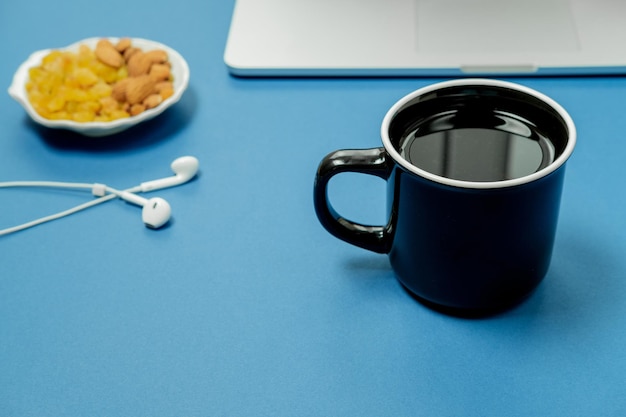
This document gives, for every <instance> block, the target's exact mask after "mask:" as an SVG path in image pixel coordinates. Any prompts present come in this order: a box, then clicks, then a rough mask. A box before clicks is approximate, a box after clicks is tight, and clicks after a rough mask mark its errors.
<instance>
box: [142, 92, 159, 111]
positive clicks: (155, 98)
mask: <svg viewBox="0 0 626 417" xmlns="http://www.w3.org/2000/svg"><path fill="white" fill-rule="evenodd" d="M162 101H163V98H162V97H161V96H160V95H158V94H150V95H149V96H148V97H146V98H145V100H144V101H143V103H142V104H143V105H144V106H146V109H151V108H153V107H156V106H158V105H159V104H161V102H162Z"/></svg>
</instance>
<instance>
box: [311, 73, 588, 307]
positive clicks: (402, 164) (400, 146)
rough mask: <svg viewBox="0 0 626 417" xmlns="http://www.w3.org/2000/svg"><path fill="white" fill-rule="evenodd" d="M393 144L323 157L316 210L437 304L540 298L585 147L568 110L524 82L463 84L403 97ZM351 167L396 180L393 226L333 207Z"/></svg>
mask: <svg viewBox="0 0 626 417" xmlns="http://www.w3.org/2000/svg"><path fill="white" fill-rule="evenodd" d="M381 137H382V142H383V147H380V148H373V149H344V150H338V151H335V152H332V153H330V154H329V155H327V156H326V157H325V158H324V159H323V160H322V161H321V163H320V165H319V168H318V171H317V174H316V178H315V185H314V205H315V211H316V214H317V217H318V219H319V221H320V222H321V224H322V225H323V226H324V228H325V229H326V230H327V231H328V232H330V233H331V234H332V235H334V236H335V237H337V238H339V239H342V240H344V241H346V242H348V243H351V244H353V245H356V246H359V247H362V248H365V249H368V250H371V251H374V252H378V253H385V254H388V256H389V260H390V263H391V266H392V268H393V270H394V272H395V274H396V276H397V278H398V280H399V281H400V283H401V284H402V285H403V286H404V287H405V288H406V289H408V290H409V291H410V292H411V293H412V294H414V295H415V296H416V297H417V298H418V299H419V300H420V301H423V302H424V303H425V304H427V305H429V306H431V307H435V308H437V309H442V310H445V311H448V312H467V313H469V312H491V311H495V310H501V309H504V308H508V307H511V306H513V305H515V304H517V303H519V302H520V301H521V300H523V299H525V298H526V297H527V296H528V295H529V294H531V293H532V291H533V290H534V289H535V288H536V287H537V285H538V284H539V283H540V282H541V281H542V280H543V278H544V276H545V275H546V273H547V270H548V267H549V264H550V259H551V256H552V248H553V244H554V238H555V234H556V227H557V219H558V213H559V206H560V200H561V192H562V187H563V178H564V174H565V162H566V161H567V159H568V158H569V157H570V155H571V153H572V151H573V149H574V146H575V143H576V129H575V126H574V123H573V121H572V119H571V117H570V116H569V115H568V113H567V112H566V111H565V110H564V109H563V108H562V107H561V106H560V105H559V104H558V103H556V102H555V101H554V100H552V99H550V98H549V97H547V96H545V95H543V94H541V93H539V92H537V91H534V90H532V89H530V88H527V87H524V86H521V85H518V84H513V83H509V82H504V81H498V80H488V79H460V80H453V81H447V82H442V83H438V84H434V85H431V86H427V87H425V88H422V89H419V90H417V91H414V92H412V93H410V94H408V95H407V96H405V97H404V98H402V99H400V100H399V101H398V102H397V103H396V104H395V105H393V106H392V107H391V109H390V110H389V111H388V112H387V114H386V116H385V117H384V119H383V122H382V126H381ZM343 172H357V173H363V174H369V175H374V176H377V177H380V178H382V179H384V180H386V182H387V215H388V222H387V224H386V225H379V226H371V225H363V224H359V223H356V222H353V221H351V220H349V219H346V218H344V217H342V216H341V215H340V214H339V213H337V212H336V211H335V210H334V209H333V207H332V205H331V204H330V202H329V200H328V183H329V181H330V179H331V178H332V177H333V176H335V175H337V174H340V173H343Z"/></svg>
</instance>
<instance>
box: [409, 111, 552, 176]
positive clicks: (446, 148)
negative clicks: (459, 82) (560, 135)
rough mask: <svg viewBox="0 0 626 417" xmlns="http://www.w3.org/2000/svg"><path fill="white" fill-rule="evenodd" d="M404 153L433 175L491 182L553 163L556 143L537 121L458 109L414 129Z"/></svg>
mask: <svg viewBox="0 0 626 417" xmlns="http://www.w3.org/2000/svg"><path fill="white" fill-rule="evenodd" d="M398 150H399V152H400V155H401V156H402V157H403V158H404V159H406V160H407V161H409V162H410V163H411V164H413V165H415V166H417V167H418V168H421V169H423V170H425V171H428V172H430V173H432V174H435V175H439V176H442V177H446V178H451V179H455V180H461V181H476V182H491V181H504V180H510V179H515V178H520V177H524V176H526V175H530V174H532V173H534V172H537V171H539V170H540V169H542V168H545V167H546V166H548V165H549V164H550V163H552V162H553V161H554V158H555V149H554V145H553V144H552V142H551V141H550V140H549V139H548V138H547V137H545V136H544V135H542V134H541V132H539V131H538V130H537V128H536V127H535V125H533V124H532V123H530V122H528V121H527V120H524V119H523V118H521V117H519V116H516V115H514V114H511V113H507V112H503V111H499V110H496V109H486V108H481V109H480V110H478V111H477V110H469V109H468V108H465V109H457V110H450V111H446V112H442V113H439V114H436V115H434V116H431V117H428V118H426V119H423V120H421V121H419V122H417V123H415V124H414V125H413V126H410V127H409V128H408V129H407V130H406V133H405V134H404V135H403V136H402V138H400V140H399V147H398Z"/></svg>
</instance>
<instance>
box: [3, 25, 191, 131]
mask: <svg viewBox="0 0 626 417" xmlns="http://www.w3.org/2000/svg"><path fill="white" fill-rule="evenodd" d="M100 39H102V37H97V38H89V39H85V40H82V41H79V42H76V43H74V44H72V45H70V46H67V47H65V48H54V49H45V50H41V51H37V52H34V53H33V54H31V55H30V57H28V59H27V60H26V61H25V62H24V63H23V64H22V65H20V67H19V68H18V69H17V72H16V73H15V75H14V76H13V82H12V83H11V86H10V87H9V95H11V97H13V98H14V99H15V100H17V102H18V103H20V104H21V105H22V107H24V109H25V110H26V112H27V113H28V115H29V116H30V117H31V118H32V119H33V120H34V121H35V122H37V123H39V124H41V125H43V126H47V127H50V128H57V129H68V130H73V131H75V132H78V133H81V134H83V135H85V136H94V137H96V136H107V135H112V134H114V133H118V132H121V131H123V130H125V129H128V128H129V127H131V126H134V125H136V124H138V123H141V122H144V121H146V120H150V119H152V118H154V117H156V116H158V115H159V114H161V113H163V112H164V111H165V110H166V109H167V108H168V107H170V106H171V105H173V104H174V103H176V102H177V101H178V100H180V98H181V97H182V95H183V93H184V92H185V90H186V89H187V86H188V85H189V66H188V65H187V62H186V61H185V59H184V58H183V57H182V56H181V55H180V54H179V53H178V52H176V51H175V50H174V49H172V48H170V47H168V46H166V45H163V44H161V43H158V42H154V41H150V40H146V39H140V38H131V40H132V45H133V46H135V47H137V48H141V49H142V50H144V51H148V50H151V49H163V50H165V51H166V52H167V54H168V57H169V61H170V63H171V64H172V69H171V71H172V75H173V77H174V94H173V95H172V96H171V97H169V98H167V99H166V100H163V102H162V103H161V104H159V105H158V106H156V107H154V108H152V109H149V110H146V111H144V112H142V113H140V114H138V115H137V116H131V117H128V118H124V119H118V120H113V121H111V122H85V123H79V122H74V121H72V120H48V119H46V118H44V117H41V116H40V115H39V114H38V113H37V112H36V111H35V109H34V108H33V106H32V105H31V104H30V101H29V100H28V96H27V94H26V82H27V81H28V78H29V76H28V70H29V69H30V68H32V67H36V66H39V65H40V64H41V60H42V58H43V57H44V56H46V55H47V54H49V53H50V52H51V51H53V50H63V51H74V52H78V48H79V46H80V45H87V46H89V47H90V48H92V49H93V48H95V47H96V43H97V42H98V40H100ZM108 39H109V40H110V41H111V42H113V43H115V42H117V41H118V40H119V38H108Z"/></svg>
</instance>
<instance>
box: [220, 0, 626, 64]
mask: <svg viewBox="0 0 626 417" xmlns="http://www.w3.org/2000/svg"><path fill="white" fill-rule="evenodd" d="M224 61H225V63H226V65H227V66H228V68H229V70H230V72H231V73H232V74H234V75H238V76H476V75H480V76H499V75H524V76H531V75H597V74H626V0H236V3H235V8H234V11H233V16H232V22H231V26H230V32H229V35H228V41H227V44H226V49H225V53H224Z"/></svg>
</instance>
